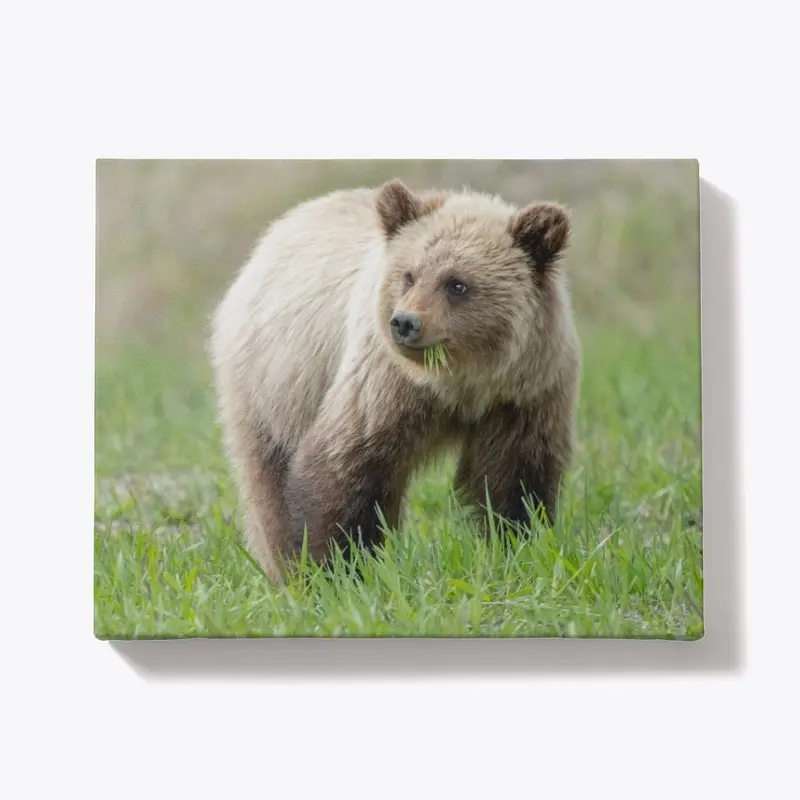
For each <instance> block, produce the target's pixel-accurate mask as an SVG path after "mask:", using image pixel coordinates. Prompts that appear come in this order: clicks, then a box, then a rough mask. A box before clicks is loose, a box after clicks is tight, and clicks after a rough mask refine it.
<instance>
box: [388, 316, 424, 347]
mask: <svg viewBox="0 0 800 800" xmlns="http://www.w3.org/2000/svg"><path fill="white" fill-rule="evenodd" d="M389 328H390V329H391V331H392V338H393V339H394V340H395V342H397V344H405V345H409V344H414V343H415V342H418V341H419V340H420V339H421V338H422V319H421V318H420V317H419V316H418V315H417V314H407V313H406V312H405V311H395V313H394V314H392V318H391V319H390V320H389Z"/></svg>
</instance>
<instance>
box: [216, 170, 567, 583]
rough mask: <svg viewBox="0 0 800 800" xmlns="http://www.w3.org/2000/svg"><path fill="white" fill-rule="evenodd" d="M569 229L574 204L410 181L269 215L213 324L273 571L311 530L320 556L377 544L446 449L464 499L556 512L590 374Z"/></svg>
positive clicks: (246, 501)
mask: <svg viewBox="0 0 800 800" xmlns="http://www.w3.org/2000/svg"><path fill="white" fill-rule="evenodd" d="M571 231H572V222H571V212H570V211H569V210H568V209H567V208H566V207H565V206H563V205H561V204H559V203H554V202H532V203H530V204H528V205H526V206H524V207H519V206H517V205H512V204H511V203H508V202H506V201H505V200H503V199H502V198H501V197H499V196H497V195H493V194H489V193H486V192H483V191H478V190H473V189H470V188H468V187H465V188H463V189H459V190H445V189H441V190H440V189H431V190H426V191H413V190H412V189H410V188H409V187H408V186H407V185H406V184H405V183H404V182H403V181H401V180H399V179H394V180H390V181H387V182H386V183H384V184H382V185H380V186H378V187H377V188H356V189H339V190H335V191H332V192H329V193H328V194H325V195H323V196H320V197H316V198H314V199H310V200H306V201H303V202H301V203H300V204H298V205H296V206H294V207H293V208H292V209H290V210H289V211H287V212H285V213H284V214H283V215H282V216H280V217H278V218H277V219H275V220H273V222H272V223H271V224H270V225H269V227H268V228H267V229H266V232H265V233H264V234H263V236H262V237H261V238H260V239H259V240H258V242H257V243H256V245H255V247H254V249H253V250H252V252H251V254H250V257H249V258H248V259H247V260H246V262H245V264H244V266H243V267H242V268H241V269H240V270H239V271H238V273H237V274H236V275H235V277H234V278H233V280H232V283H231V285H230V286H229V287H228V289H227V292H226V293H225V295H224V297H223V298H222V300H221V302H220V303H219V305H218V307H217V309H216V310H215V312H214V313H213V315H212V320H211V336H210V355H211V361H212V364H213V373H214V381H215V387H216V396H217V409H218V421H219V424H220V427H221V429H222V432H223V439H224V442H225V447H226V452H227V455H228V458H229V460H230V463H231V465H232V469H233V472H234V475H235V481H236V483H237V485H238V491H239V497H240V503H241V506H242V510H243V516H244V536H245V540H246V543H247V545H248V547H249V549H250V551H251V552H252V554H253V555H254V557H255V558H256V559H257V560H258V562H259V563H260V564H261V566H262V567H263V569H264V570H265V572H266V574H267V576H268V577H269V578H270V579H272V580H273V581H276V582H280V581H281V580H282V577H283V576H284V574H285V572H284V567H285V564H286V559H287V558H292V557H295V556H297V555H298V554H299V553H300V551H301V549H302V547H303V543H304V538H305V541H306V547H307V554H308V556H309V557H310V558H311V559H313V560H314V561H316V562H320V563H325V562H327V561H328V560H329V558H330V556H331V553H332V547H331V545H332V544H333V543H336V544H337V545H338V546H339V547H340V548H341V549H342V550H343V551H344V552H345V554H347V553H349V552H350V551H349V542H350V541H356V542H357V543H358V546H359V547H363V548H365V549H367V550H372V549H374V548H375V547H377V546H378V545H380V544H381V543H382V542H383V536H384V531H385V525H388V527H389V528H396V527H397V526H398V524H399V521H400V515H401V507H402V505H403V502H404V493H405V490H406V487H407V485H408V483H409V481H410V479H411V478H412V477H413V475H414V473H415V471H416V470H417V469H419V468H420V467H422V466H424V465H425V464H426V462H428V461H429V460H430V459H431V458H433V457H435V456H436V455H438V454H440V453H442V452H443V451H446V450H450V451H454V452H455V454H456V456H457V459H458V462H457V467H456V472H455V480H454V483H455V486H454V488H455V489H456V491H457V493H458V495H459V496H460V497H463V498H464V499H465V501H468V502H469V503H471V504H477V505H478V506H480V507H481V508H485V503H486V498H487V495H488V498H489V500H490V503H491V508H492V509H493V511H494V512H496V513H498V514H499V515H501V516H502V517H504V518H505V519H506V520H508V521H509V522H511V523H519V524H520V525H522V526H523V527H524V526H525V525H527V524H529V523H530V513H529V507H530V502H531V501H532V502H533V506H534V509H535V510H536V511H537V512H538V513H539V514H540V515H541V518H542V519H543V520H547V521H548V522H549V523H550V524H553V522H554V520H555V515H556V505H557V499H558V497H559V493H560V487H561V484H562V480H563V476H564V474H565V472H566V471H567V470H568V469H569V466H570V463H571V460H572V456H573V450H574V444H575V430H574V428H575V415H576V409H577V396H578V388H579V380H580V372H581V347H580V342H579V338H578V334H577V330H576V325H575V321H574V318H573V317H574V315H573V309H572V304H571V300H570V294H569V291H568V285H567V279H566V274H565V269H564V268H563V266H562V261H563V258H562V257H563V255H564V253H565V251H566V249H567V247H568V245H569V241H570V236H571ZM440 348H444V349H443V350H441V349H440ZM437 351H438V352H440V353H443V354H444V359H443V361H444V363H443V364H440V363H439V362H437V363H436V368H435V369H434V368H433V365H432V362H431V360H430V359H429V358H428V357H427V355H429V354H430V353H431V352H437ZM440 366H441V368H440ZM526 498H527V499H528V506H527V507H526ZM381 517H382V519H381ZM384 523H385V525H384ZM306 537H307V538H306Z"/></svg>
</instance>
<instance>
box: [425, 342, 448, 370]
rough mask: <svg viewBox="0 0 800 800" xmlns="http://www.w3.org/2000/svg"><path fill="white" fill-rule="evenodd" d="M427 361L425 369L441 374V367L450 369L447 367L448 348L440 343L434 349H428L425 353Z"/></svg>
mask: <svg viewBox="0 0 800 800" xmlns="http://www.w3.org/2000/svg"><path fill="white" fill-rule="evenodd" d="M423 356H424V359H425V368H426V369H429V370H433V371H434V372H437V373H438V372H439V367H444V368H445V369H448V366H447V348H446V347H445V346H444V345H443V344H442V343H441V342H440V343H439V344H435V345H433V346H432V347H426V348H425V350H424V351H423Z"/></svg>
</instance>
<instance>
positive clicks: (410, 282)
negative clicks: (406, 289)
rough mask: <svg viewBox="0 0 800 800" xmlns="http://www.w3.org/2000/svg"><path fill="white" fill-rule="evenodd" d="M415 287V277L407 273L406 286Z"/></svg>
mask: <svg viewBox="0 0 800 800" xmlns="http://www.w3.org/2000/svg"><path fill="white" fill-rule="evenodd" d="M413 285H414V276H413V275H412V274H411V273H410V272H406V286H413Z"/></svg>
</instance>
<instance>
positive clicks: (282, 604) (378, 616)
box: [94, 308, 703, 639]
mask: <svg viewBox="0 0 800 800" xmlns="http://www.w3.org/2000/svg"><path fill="white" fill-rule="evenodd" d="M582 334H583V337H582V338H583V345H584V373H583V382H582V388H581V398H580V409H579V420H578V437H579V447H578V451H577V453H576V457H575V463H574V465H573V469H572V470H571V472H570V474H569V476H568V479H567V481H566V485H565V487H564V492H563V496H562V500H561V513H560V516H559V519H558V522H557V524H556V526H555V528H553V529H552V530H551V529H549V528H546V527H543V526H541V525H539V524H538V523H534V524H533V530H532V534H531V535H530V536H528V537H524V538H521V539H519V540H517V539H515V538H514V536H513V534H511V536H510V538H509V546H507V547H503V546H502V545H501V542H500V536H499V535H498V534H499V533H501V531H499V530H495V535H493V536H490V537H489V538H488V539H487V538H483V537H481V536H479V535H478V534H477V532H476V529H475V524H474V523H473V522H472V521H470V520H469V519H468V518H467V517H466V516H465V515H464V514H463V513H462V512H461V511H460V510H459V509H458V508H457V507H455V505H454V504H453V502H452V500H451V481H452V473H453V464H452V463H451V462H446V463H444V464H443V465H437V466H434V467H432V468H431V469H429V470H428V471H426V472H424V473H422V474H420V475H419V476H418V477H417V478H416V479H415V481H414V483H413V485H412V487H411V491H410V495H409V504H410V518H409V520H408V523H407V524H406V525H405V527H404V529H403V530H402V531H401V532H399V533H397V532H390V533H389V536H388V538H387V542H386V546H385V548H384V549H383V550H382V551H380V552H379V553H378V554H377V555H376V556H375V557H374V558H373V557H369V558H367V559H365V561H364V563H363V564H362V565H361V569H362V573H363V577H362V578H361V579H360V580H359V579H358V578H355V577H354V576H353V574H352V568H351V567H349V566H348V565H346V564H345V563H344V562H343V561H341V559H337V560H336V562H335V563H334V566H333V569H332V571H331V572H323V571H321V570H319V569H316V568H314V567H313V566H312V565H309V564H307V563H306V564H304V565H302V570H301V573H300V574H298V575H296V576H294V577H293V578H292V579H291V580H290V581H289V583H288V584H287V585H286V586H284V587H282V588H280V589H276V588H274V587H272V586H271V585H270V584H268V583H267V582H266V580H265V579H264V577H263V575H262V574H261V573H260V571H259V570H258V568H257V567H256V566H255V564H254V563H253V561H252V559H251V558H250V557H249V555H248V554H247V553H246V552H245V551H244V550H243V549H242V547H241V546H240V544H239V539H238V536H239V520H238V516H237V509H236V493H235V487H234V486H233V484H232V480H231V476H230V473H229V470H228V466H227V463H226V461H225V459H224V456H223V452H222V447H221V443H220V437H219V431H218V429H217V427H216V425H215V421H214V413H215V412H214V398H213V393H212V390H211V378H210V372H209V369H208V366H207V364H206V361H205V359H204V357H203V355H202V353H201V352H199V351H198V350H196V349H195V351H193V352H192V354H190V355H187V354H186V351H185V350H183V349H181V348H179V347H177V346H176V347H173V348H165V347H151V346H144V345H142V346H140V347H134V346H132V345H131V346H128V347H127V348H124V349H123V350H121V351H119V352H117V353H116V355H115V357H114V358H113V359H107V360H106V361H105V363H102V364H99V365H98V370H97V421H96V469H97V500H96V504H95V505H96V507H95V537H94V542H95V544H94V547H95V633H96V635H97V636H99V637H101V638H140V637H181V636H612V637H660V638H680V639H694V638H698V637H699V636H701V635H702V632H703V622H702V586H703V578H702V534H701V527H702V499H701V453H700V362H699V325H698V319H697V313H696V310H695V308H691V309H689V310H688V312H685V313H684V312H678V313H671V314H667V313H666V312H663V313H662V314H661V316H660V317H659V320H657V321H656V322H654V323H653V324H652V327H651V330H650V333H649V334H648V335H644V334H635V333H634V332H632V331H630V330H626V329H624V328H623V327H621V326H619V327H616V328H609V327H608V326H598V327H595V328H590V329H587V330H584V331H582ZM179 339H180V337H179V336H176V337H175V340H179ZM437 363H438V362H437ZM489 525H490V527H494V528H495V529H496V528H498V527H500V526H501V523H500V522H498V521H496V520H489Z"/></svg>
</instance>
